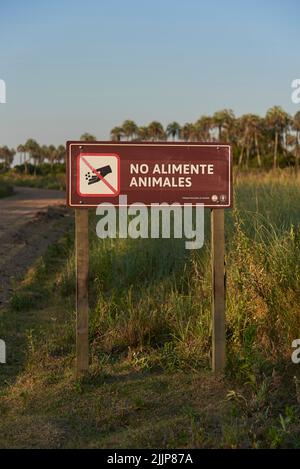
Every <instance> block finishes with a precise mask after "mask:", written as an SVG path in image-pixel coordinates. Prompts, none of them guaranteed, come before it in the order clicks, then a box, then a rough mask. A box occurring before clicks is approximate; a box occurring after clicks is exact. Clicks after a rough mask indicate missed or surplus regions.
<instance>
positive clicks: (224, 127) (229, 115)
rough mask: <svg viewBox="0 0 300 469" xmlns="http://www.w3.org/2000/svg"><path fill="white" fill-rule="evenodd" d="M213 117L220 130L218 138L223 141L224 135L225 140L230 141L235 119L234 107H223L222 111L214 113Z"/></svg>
mask: <svg viewBox="0 0 300 469" xmlns="http://www.w3.org/2000/svg"><path fill="white" fill-rule="evenodd" d="M212 119H213V123H214V126H215V127H216V128H217V130H218V140H219V141H221V140H222V139H223V136H224V140H225V141H228V140H229V136H230V131H231V128H232V126H233V124H234V120H235V116H234V112H233V111H232V109H223V110H222V111H217V112H215V113H214V115H213V117H212Z"/></svg>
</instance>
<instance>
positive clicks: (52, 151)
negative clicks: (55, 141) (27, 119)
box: [0, 138, 66, 173]
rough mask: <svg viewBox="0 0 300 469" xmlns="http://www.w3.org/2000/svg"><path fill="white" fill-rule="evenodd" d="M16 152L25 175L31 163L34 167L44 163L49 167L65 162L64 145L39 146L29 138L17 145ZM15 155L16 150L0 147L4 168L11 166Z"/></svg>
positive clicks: (0, 158) (0, 157) (0, 156)
mask: <svg viewBox="0 0 300 469" xmlns="http://www.w3.org/2000/svg"><path fill="white" fill-rule="evenodd" d="M17 152H18V153H20V155H21V158H20V161H21V164H24V166H25V173H27V168H28V164H29V163H30V162H31V161H32V162H33V164H34V166H35V167H36V166H37V165H38V164H41V163H44V162H45V161H47V162H48V163H50V164H51V165H54V164H55V163H63V162H64V161H65V154H66V148H65V146H64V145H59V146H58V147H55V146H54V145H39V144H38V142H37V141H36V140H34V139H32V138H30V139H28V140H27V142H26V143H24V144H20V145H18V147H17ZM15 154H16V150H15V149H14V148H11V149H10V148H8V147H7V146H4V147H0V160H2V162H3V163H4V166H5V167H6V168H9V167H10V166H11V164H12V162H13V159H14V156H15Z"/></svg>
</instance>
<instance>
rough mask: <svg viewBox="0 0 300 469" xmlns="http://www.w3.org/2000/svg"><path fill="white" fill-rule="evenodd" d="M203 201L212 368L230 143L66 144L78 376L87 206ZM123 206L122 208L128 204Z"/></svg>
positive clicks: (220, 364)
mask: <svg viewBox="0 0 300 469" xmlns="http://www.w3.org/2000/svg"><path fill="white" fill-rule="evenodd" d="M119 194H120V199H121V195H126V200H127V205H128V206H129V205H131V204H135V205H139V204H142V205H146V206H151V205H152V204H155V205H159V204H169V205H170V204H174V203H175V204H179V205H182V206H183V205H184V204H186V203H188V204H190V205H195V206H196V205H199V204H203V205H204V206H205V207H208V208H210V209H211V256H212V262H211V264H212V284H213V285H212V287H213V288H212V367H213V370H214V371H216V372H223V371H224V368H225V362H226V353H225V352H226V351H225V268H224V259H225V239H224V209H225V208H231V207H232V157H231V148H230V145H225V144H212V143H203V142H193V143H169V142H160V143H154V142H148V143H146V142H145V143H139V142H134V143H131V142H130V143H129V142H119V143H113V142H87V143H86V142H85V143H83V142H76V141H75V142H68V143H67V204H68V205H69V207H74V208H75V210H76V217H75V220H76V228H75V229H76V266H77V267H76V269H77V270H76V271H77V292H76V299H77V301H76V304H77V336H76V337H77V367H76V369H77V374H78V375H80V374H82V373H85V372H86V371H87V369H88V294H87V291H88V288H87V285H88V210H87V209H88V208H89V207H96V206H98V205H99V204H102V205H105V204H107V205H109V206H111V205H114V206H118V207H120V206H122V205H121V202H120V201H119ZM127 205H126V206H127Z"/></svg>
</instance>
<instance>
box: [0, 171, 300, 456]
mask: <svg viewBox="0 0 300 469" xmlns="http://www.w3.org/2000/svg"><path fill="white" fill-rule="evenodd" d="M299 183H300V179H296V178H295V177H294V175H293V174H292V173H289V172H287V171H285V172H278V173H269V174H264V175H260V176H258V175H253V176H251V175H248V176H246V175H241V176H240V177H238V178H237V180H236V184H235V208H234V209H233V210H232V211H228V212H227V213H226V246H227V254H226V265H227V344H228V347H227V352H228V365H227V370H226V376H225V377H224V378H223V379H220V378H217V377H214V376H213V375H212V374H211V373H210V371H209V370H210V353H211V325H210V308H211V272H210V246H209V219H208V215H209V214H208V213H206V238H205V239H206V242H205V245H204V247H203V248H202V249H201V250H199V251H194V252H191V251H186V250H185V249H184V242H183V241H181V240H130V239H128V240H122V239H121V240H119V239H116V240H105V241H103V240H102V241H100V240H99V239H98V238H97V237H96V235H95V224H96V217H95V215H94V214H92V213H91V216H90V225H91V229H90V234H91V237H90V246H91V253H90V281H89V294H90V308H91V311H90V318H91V319H90V344H91V371H90V374H89V375H88V376H87V377H85V378H84V379H81V380H76V379H75V378H74V355H75V347H74V344H75V336H74V329H75V313H74V309H75V306H74V299H75V274H74V244H73V232H70V233H66V236H65V237H64V238H63V239H62V240H60V242H59V243H57V244H56V245H55V246H53V247H51V249H49V251H48V252H47V255H46V256H44V258H43V259H40V260H39V261H38V263H37V264H36V265H35V266H34V267H33V268H32V269H30V271H29V272H28V274H27V276H26V278H25V279H24V281H23V283H22V284H21V285H19V286H18V287H16V289H15V292H14V295H13V297H12V300H11V303H10V306H9V308H6V309H5V310H2V311H1V325H0V337H1V338H3V339H5V340H6V343H7V347H8V356H9V357H10V359H9V362H8V363H7V364H6V365H5V366H4V365H2V366H1V368H0V371H1V377H0V390H1V391H0V411H1V416H2V418H1V421H0V447H4V448H7V447H50V448H51V447H64V448H65V447H89V448H104V447H111V448H113V447H116V448H120V447H126V448H134V447H163V448H172V447H181V448H185V447H187V448H188V447H201V448H202V447H203V448H211V447H213V448H239V447H241V448H248V447H249V448H265V447H267V448H277V447H285V448H286V447H300V425H299V423H300V421H299V418H300V408H299V406H300V370H299V366H298V365H293V364H292V362H291V353H292V348H291V343H292V340H294V339H296V338H299V337H300V282H299V280H300V211H299V200H300V185H299Z"/></svg>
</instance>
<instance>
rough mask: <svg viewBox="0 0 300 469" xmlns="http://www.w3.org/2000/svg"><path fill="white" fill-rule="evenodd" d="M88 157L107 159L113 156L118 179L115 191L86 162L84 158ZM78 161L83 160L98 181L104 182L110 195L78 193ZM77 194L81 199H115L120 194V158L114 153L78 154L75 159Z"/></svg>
mask: <svg viewBox="0 0 300 469" xmlns="http://www.w3.org/2000/svg"><path fill="white" fill-rule="evenodd" d="M88 156H100V157H109V156H114V157H115V158H117V171H118V177H117V183H118V185H117V189H114V187H113V186H112V185H111V184H110V183H109V182H108V181H107V180H106V179H105V177H103V176H102V175H101V174H100V173H99V171H97V170H96V169H95V168H94V167H93V166H92V165H91V164H90V163H89V162H88V161H87V160H86V158H87V157H88ZM80 159H82V160H83V162H84V164H86V166H87V167H88V168H89V169H90V170H91V171H92V172H93V173H94V174H95V175H96V176H98V178H99V180H100V181H102V182H104V184H105V185H106V186H107V187H108V188H109V189H110V190H111V191H112V194H83V193H82V192H80V189H79V185H80V168H79V164H80ZM76 169H77V193H78V194H79V195H80V196H82V197H116V195H118V194H119V193H120V157H119V155H117V154H116V153H80V154H79V155H78V157H77V165H76Z"/></svg>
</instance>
